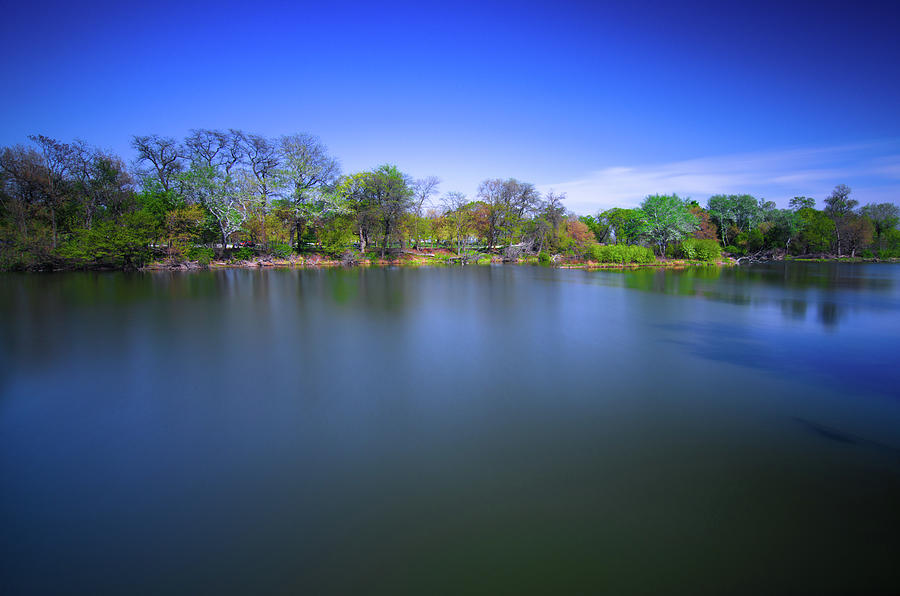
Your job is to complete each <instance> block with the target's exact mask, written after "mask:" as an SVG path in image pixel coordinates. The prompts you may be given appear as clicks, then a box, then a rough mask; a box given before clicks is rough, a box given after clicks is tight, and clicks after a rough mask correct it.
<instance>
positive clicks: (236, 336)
mask: <svg viewBox="0 0 900 596" xmlns="http://www.w3.org/2000/svg"><path fill="white" fill-rule="evenodd" d="M0 317H2V318H0V357H2V360H0V362H2V365H0V481H2V488H0V528H2V530H0V592H3V593H5V594H31V593H53V594H67V593H72V594H74V593H86V594H162V593H167V594H171V593H184V594H198V593H207V594H257V593H298V594H300V593H302V594H336V593H339V594H348V593H349V594H376V593H383V594H401V593H402V594H438V593H448V594H456V593H484V594H496V593H510V594H523V593H596V592H598V591H603V590H606V591H608V592H609V593H616V594H626V593H642V594H643V593H671V592H687V593H695V594H722V593H747V594H759V593H780V592H798V591H801V592H810V593H854V592H860V591H866V590H868V591H870V592H872V593H882V592H883V593H896V592H900V564H898V561H900V362H898V348H900V265H886V264H871V265H869V264H834V263H830V264H816V263H789V264H784V263H782V264H771V265H759V266H752V267H742V268H725V269H719V268H716V267H708V268H697V269H687V270H682V271H675V270H629V271H582V270H565V269H554V268H544V267H537V266H511V265H507V266H484V267H481V266H470V267H466V268H418V269H414V268H384V269H378V268H370V269H365V268H363V269H346V270H345V269H328V270H269V271H265V270H264V271H255V270H237V269H235V270H219V271H210V272H195V273H135V274H122V273H58V274H46V275H42V274H31V275H16V274H5V275H2V276H0Z"/></svg>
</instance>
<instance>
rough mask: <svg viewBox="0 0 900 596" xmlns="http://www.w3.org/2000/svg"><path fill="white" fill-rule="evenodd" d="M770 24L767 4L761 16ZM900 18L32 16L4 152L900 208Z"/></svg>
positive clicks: (692, 14) (25, 28) (16, 65)
mask: <svg viewBox="0 0 900 596" xmlns="http://www.w3.org/2000/svg"><path fill="white" fill-rule="evenodd" d="M751 4H752V5H751ZM898 31H900V3H896V2H894V3H887V2H885V3H867V2H854V3H847V2H841V3H834V2H790V3H769V2H755V3H735V4H734V5H729V4H728V3H723V2H721V1H719V2H671V3H659V2H639V1H633V2H622V3H600V2H584V3H582V2H545V3H528V2H515V3H501V2H489V1H481V2H475V3H466V2H453V3H447V4H445V5H443V6H429V5H428V3H389V2H367V3H315V4H303V3H269V2H255V3H252V4H249V5H247V4H229V3H225V2H215V3H212V2H210V3H166V2H157V3H151V4H146V3H142V4H130V3H123V2H115V3H103V2H97V3H90V4H89V5H78V4H76V3H46V2H34V3H14V4H13V3H10V5H9V6H7V7H6V8H5V10H4V18H3V19H0V40H2V41H0V43H2V44H3V55H4V66H5V69H4V71H5V73H4V77H3V79H4V83H5V84H4V91H3V93H2V94H0V144H3V145H9V144H15V143H23V142H25V141H26V137H27V135H28V134H36V133H41V134H46V135H48V136H52V137H55V138H59V139H62V140H72V139H74V138H76V137H77V138H83V139H84V140H86V141H88V142H89V143H92V144H95V145H99V146H101V147H104V148H107V149H110V150H113V151H115V152H117V153H119V154H120V155H122V156H123V157H125V158H126V159H129V160H130V159H132V158H133V157H134V152H133V151H132V150H131V148H130V146H129V142H130V137H131V135H133V134H149V133H158V134H162V135H167V136H174V137H178V138H180V137H183V136H184V135H185V134H187V132H188V131H189V129H191V128H201V127H202V128H240V129H243V130H246V131H249V132H256V133H260V134H265V135H271V136H277V135H281V134H289V133H295V132H308V133H312V134H315V135H317V136H319V137H320V138H321V139H322V140H323V142H325V143H326V144H327V145H328V147H329V148H330V150H331V151H332V152H333V153H334V154H335V155H336V156H337V157H338V158H339V159H340V160H341V163H342V165H343V169H344V171H345V172H349V171H357V170H361V169H367V168H371V167H374V166H376V165H378V164H381V163H385V162H391V163H395V164H397V165H398V166H399V167H400V168H401V169H402V170H404V171H406V172H409V173H410V174H412V175H413V176H416V177H420V176H426V175H432V174H433V175H437V176H439V177H440V178H441V179H442V180H443V183H442V185H441V190H442V191H450V190H460V191H462V192H465V193H467V194H469V195H470V197H474V194H475V191H476V189H477V186H478V183H479V182H480V181H481V180H483V179H485V178H493V177H503V178H505V177H516V178H519V179H521V180H525V181H528V182H533V183H534V184H536V185H538V187H539V188H541V189H542V190H548V189H550V188H553V189H555V190H557V191H564V192H566V193H567V195H568V200H567V205H568V207H569V208H570V209H572V210H574V211H576V212H578V213H593V212H595V211H597V210H598V209H602V208H607V207H610V206H613V205H618V206H633V205H636V204H638V203H639V202H640V200H641V199H642V198H643V196H645V195H647V194H651V193H668V192H678V193H679V194H682V195H688V196H691V197H693V198H695V199H697V200H698V201H700V202H701V203H705V202H706V199H707V198H708V197H709V195H710V194H714V193H719V192H721V193H744V192H750V193H753V194H755V195H756V196H758V197H765V198H767V199H770V200H775V201H776V202H777V203H778V204H779V205H781V206H786V205H787V201H788V199H789V198H790V197H792V196H795V195H807V196H812V197H814V198H816V199H817V201H818V202H819V206H820V207H821V201H822V199H823V198H824V197H825V196H826V195H827V194H828V192H829V191H830V189H831V188H832V187H833V186H834V185H836V184H839V183H845V184H848V185H850V186H851V187H852V188H853V189H854V195H853V196H854V197H855V198H856V199H858V200H859V201H860V202H861V203H863V204H865V203H870V202H882V201H893V202H897V203H900V34H898V33H897V32H898Z"/></svg>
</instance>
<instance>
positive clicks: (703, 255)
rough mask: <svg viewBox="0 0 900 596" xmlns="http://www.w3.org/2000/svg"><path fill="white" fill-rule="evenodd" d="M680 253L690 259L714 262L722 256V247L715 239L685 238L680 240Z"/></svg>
mask: <svg viewBox="0 0 900 596" xmlns="http://www.w3.org/2000/svg"><path fill="white" fill-rule="evenodd" d="M681 254H682V255H684V257H685V258H686V259H691V260H692V261H709V262H714V261H718V260H719V259H721V258H722V247H721V246H719V242H718V241H717V240H712V239H703V238H685V239H684V240H683V241H682V242H681Z"/></svg>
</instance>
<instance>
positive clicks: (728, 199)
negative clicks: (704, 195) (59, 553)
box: [706, 194, 774, 245]
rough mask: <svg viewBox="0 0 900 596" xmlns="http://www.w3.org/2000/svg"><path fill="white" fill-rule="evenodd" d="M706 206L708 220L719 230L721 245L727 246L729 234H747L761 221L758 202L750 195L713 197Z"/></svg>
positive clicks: (760, 210)
mask: <svg viewBox="0 0 900 596" xmlns="http://www.w3.org/2000/svg"><path fill="white" fill-rule="evenodd" d="M772 205H773V206H774V203H773V204H772ZM706 206H707V211H709V217H710V219H712V221H713V222H714V223H715V224H716V226H717V227H718V228H719V234H721V237H722V244H723V245H727V244H728V237H729V233H731V234H733V235H737V234H740V233H741V232H749V231H750V230H751V229H752V228H754V227H755V226H756V225H757V224H758V223H759V222H760V220H761V219H762V209H761V208H760V202H759V201H757V200H756V198H754V197H753V196H752V195H747V194H744V195H713V196H711V197H710V198H709V201H708V202H707V204H706ZM732 228H733V231H731V230H732Z"/></svg>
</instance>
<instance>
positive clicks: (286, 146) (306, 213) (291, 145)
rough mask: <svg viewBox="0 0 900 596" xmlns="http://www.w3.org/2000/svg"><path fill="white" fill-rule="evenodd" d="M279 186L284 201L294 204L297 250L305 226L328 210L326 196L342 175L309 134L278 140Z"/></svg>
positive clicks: (316, 139) (331, 158) (322, 147)
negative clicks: (325, 209)
mask: <svg viewBox="0 0 900 596" xmlns="http://www.w3.org/2000/svg"><path fill="white" fill-rule="evenodd" d="M278 149H279V158H280V166H279V168H280V169H279V170H278V171H277V174H276V175H277V177H278V178H279V186H280V188H282V189H283V192H285V193H286V195H285V198H288V199H290V201H291V202H292V203H293V207H294V212H295V217H296V221H295V227H296V232H297V250H298V251H299V250H300V235H301V233H302V229H303V226H304V225H305V224H306V223H307V222H309V221H310V220H311V219H313V218H314V217H316V216H318V214H319V212H320V211H322V210H323V209H324V208H326V207H325V204H326V203H328V202H329V201H330V200H331V196H330V195H329V196H325V195H326V193H328V191H329V190H330V187H331V186H332V185H333V183H334V182H335V181H336V179H337V178H338V176H339V175H340V173H341V168H340V165H339V164H338V162H337V160H336V159H335V158H333V157H331V156H330V155H329V154H328V149H327V148H326V147H325V145H324V144H323V143H322V142H321V141H320V140H319V139H318V138H317V137H314V136H311V135H307V134H297V135H290V136H285V137H281V139H280V140H279V147H278Z"/></svg>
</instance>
